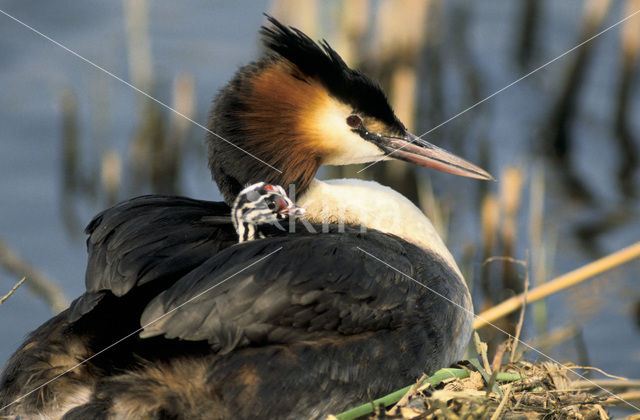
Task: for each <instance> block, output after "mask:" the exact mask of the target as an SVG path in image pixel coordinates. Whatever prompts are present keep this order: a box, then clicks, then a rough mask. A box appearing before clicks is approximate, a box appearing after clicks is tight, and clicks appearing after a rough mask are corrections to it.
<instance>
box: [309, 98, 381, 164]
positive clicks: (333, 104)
mask: <svg viewBox="0 0 640 420" xmlns="http://www.w3.org/2000/svg"><path fill="white" fill-rule="evenodd" d="M352 113H353V110H352V109H351V108H350V107H349V106H348V105H345V104H343V103H341V102H339V101H338V100H336V99H334V98H331V97H329V98H328V100H327V101H326V102H325V105H324V106H323V107H321V108H320V109H319V112H318V113H317V114H316V116H315V118H314V120H315V121H314V123H315V124H314V126H315V127H314V129H315V130H317V133H324V135H325V136H326V138H325V139H324V140H323V141H324V142H326V144H327V145H328V146H329V148H330V149H331V150H332V153H330V154H329V156H327V157H326V159H325V160H324V161H323V164H325V165H350V164H355V163H366V162H372V161H375V160H378V159H380V158H381V157H383V156H384V155H385V153H384V152H383V151H382V150H381V149H380V148H378V146H376V145H374V144H373V143H371V142H369V141H367V140H365V139H363V138H362V137H360V135H359V134H357V133H355V132H354V131H353V130H352V128H351V127H349V125H347V117H349V115H351V114H352Z"/></svg>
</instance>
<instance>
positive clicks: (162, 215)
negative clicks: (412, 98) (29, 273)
mask: <svg viewBox="0 0 640 420" xmlns="http://www.w3.org/2000/svg"><path fill="white" fill-rule="evenodd" d="M262 35H263V41H264V44H265V46H266V47H267V52H266V54H265V56H264V57H263V58H261V59H260V60H259V61H257V62H255V63H253V64H250V65H248V66H246V67H243V68H241V69H240V70H239V71H238V73H237V74H236V76H235V77H234V79H233V80H232V81H231V82H230V83H229V84H228V85H227V87H225V88H224V89H223V90H222V91H221V93H220V94H219V95H218V97H217V99H216V101H215V104H214V107H213V111H212V116H211V123H210V128H211V130H212V132H214V133H217V135H210V136H209V137H208V142H209V150H210V154H209V162H210V167H211V172H212V174H213V177H214V179H215V180H216V182H217V183H218V186H219V187H220V190H221V192H222V193H223V195H224V197H225V200H226V202H227V203H229V204H231V203H233V201H234V200H235V198H236V196H237V195H238V193H240V192H241V190H242V189H243V188H244V187H245V186H246V185H247V184H252V183H255V182H268V183H270V184H280V185H283V186H285V187H288V186H289V185H295V187H296V189H295V192H296V200H295V202H296V205H298V206H301V207H304V208H305V209H306V218H307V219H308V220H309V221H310V222H312V223H314V224H315V228H316V231H317V232H322V233H319V234H315V233H311V232H309V231H308V230H307V229H302V228H299V229H296V231H295V232H294V233H288V234H286V235H278V236H274V237H267V238H264V239H256V240H251V241H246V242H243V243H237V242H238V237H237V234H236V231H235V229H234V227H233V224H232V223H231V218H230V213H229V210H230V209H229V207H228V205H227V204H225V203H212V202H206V201H199V200H191V199H187V198H179V197H165V196H145V197H139V198H136V199H132V200H129V201H126V202H124V203H121V204H119V205H116V206H115V207H113V208H111V209H108V210H106V211H104V212H102V213H100V214H99V215H98V216H96V217H95V218H94V220H93V221H92V222H91V223H90V224H89V226H88V227H87V233H88V234H89V239H88V241H87V244H88V252H89V262H88V267H87V275H86V284H87V292H86V293H85V294H83V295H82V296H81V297H79V298H78V299H76V301H74V303H73V304H72V306H71V307H70V308H69V309H68V310H66V311H65V312H63V313H61V314H60V315H58V316H56V317H54V318H52V319H51V320H49V321H48V322H47V323H45V324H44V325H42V326H41V327H40V328H38V329H37V330H36V331H34V332H33V333H31V335H30V336H29V337H28V338H27V340H26V342H25V343H24V344H23V346H22V347H21V348H20V349H19V350H18V351H17V352H16V353H15V354H14V355H13V357H12V358H11V359H10V361H9V362H8V364H7V366H6V368H5V370H4V372H3V375H2V378H1V379H0V389H1V391H0V405H1V407H2V408H3V410H4V412H1V413H0V415H9V416H23V417H32V416H36V415H39V416H42V417H51V418H59V417H64V418H65V419H73V418H83V419H84V418H124V417H126V418H129V417H131V418H189V419H191V418H208V419H228V418H234V419H254V418H269V419H275V418H283V419H289V418H291V419H292V418H323V417H324V416H325V415H326V414H327V413H330V412H336V411H339V410H342V409H343V408H345V407H347V406H349V405H351V404H354V403H356V402H363V401H368V400H369V399H370V398H375V397H377V396H380V395H382V394H384V393H387V392H389V391H392V390H394V389H397V388H398V387H401V386H403V385H406V384H408V383H411V382H412V381H413V380H415V378H416V377H418V376H419V375H420V374H421V373H422V372H424V371H426V372H432V371H433V370H435V369H437V368H440V367H442V366H446V365H448V364H450V363H452V362H453V361H455V360H457V359H459V358H460V357H461V356H462V352H463V350H464V348H465V346H466V343H467V341H468V338H469V334H470V332H471V320H472V316H471V312H470V311H471V309H472V305H471V299H470V295H469V291H468V289H467V287H466V285H465V283H464V280H463V278H462V276H461V274H460V271H459V269H458V267H457V266H456V263H455V261H454V260H453V258H452V256H451V254H450V253H449V251H448V250H447V248H446V247H445V246H444V244H443V243H442V240H441V239H440V238H439V236H438V235H437V233H436V232H435V230H434V229H433V226H432V225H431V223H430V221H429V220H428V219H427V218H426V217H425V216H424V215H423V214H422V212H420V210H419V209H418V208H417V207H415V206H414V205H413V204H412V203H410V202H409V201H408V200H407V199H406V198H405V197H403V196H402V195H400V194H399V193H397V192H395V191H393V190H391V189H390V188H387V187H383V186H381V185H379V184H377V183H375V182H367V181H359V180H333V181H326V182H321V181H319V180H317V179H315V178H314V175H315V174H316V171H317V169H318V168H319V167H320V166H321V165H325V164H330V165H344V164H351V163H360V162H369V161H373V160H377V159H381V158H386V159H390V158H398V159H403V160H406V161H409V162H412V163H415V164H418V165H422V166H427V167H432V168H435V169H439V170H443V171H446V172H451V173H454V174H458V175H463V176H469V177H473V178H479V179H491V177H490V175H489V174H487V173H486V172H484V171H483V170H482V169H480V168H478V167H476V166H474V165H472V164H470V163H468V162H466V161H464V160H462V159H460V158H457V157H455V156H454V155H451V154H449V153H448V152H445V151H443V150H441V149H438V148H437V147H435V146H433V145H431V144H429V143H427V142H425V141H423V140H421V139H418V138H416V137H415V136H413V135H411V134H410V133H408V132H407V131H406V129H405V128H404V126H403V125H402V123H401V122H400V121H399V120H398V119H397V118H396V116H395V115H394V113H393V111H392V109H391V107H390V106H389V104H388V102H387V100H386V98H385V96H384V94H383V92H382V91H381V90H380V88H379V87H378V86H377V85H376V84H375V83H374V82H372V81H371V80H370V79H369V78H367V77H366V76H365V75H363V74H362V73H360V72H358V71H356V70H352V69H350V68H349V67H348V66H347V65H346V64H345V63H344V62H343V61H342V59H341V58H340V56H339V55H338V54H337V53H336V52H335V51H334V50H333V49H331V48H330V47H329V45H328V44H327V43H326V42H324V43H323V44H321V45H318V44H316V43H314V42H313V41H312V40H310V39H309V38H308V37H307V36H306V35H304V34H303V33H302V32H300V31H298V30H296V29H293V28H289V27H286V26H284V25H282V24H280V23H279V22H277V21H276V20H275V19H272V18H269V25H268V26H266V27H263V29H262ZM222 138H224V140H223V139H222ZM246 152H249V153H250V154H248V153H246ZM390 153H391V154H390ZM387 154H390V155H388V156H386V155H387ZM256 158H257V159H256ZM265 163H267V164H265ZM274 168H276V169H277V170H274ZM321 223H329V225H328V228H327V229H324V230H328V232H324V230H323V229H322V228H321V227H320V226H318V224H321ZM340 223H344V226H341V224H340ZM361 226H364V227H366V228H367V230H366V232H362V229H361ZM366 253H368V254H370V255H374V256H378V257H379V258H381V259H383V260H384V261H386V262H387V263H388V264H390V265H391V266H393V267H394V268H395V269H397V270H399V271H400V272H402V273H405V274H406V275H408V276H410V277H411V278H412V279H415V280H416V282H414V281H411V280H408V279H407V278H406V277H405V276H403V275H402V274H400V273H399V272H398V271H395V270H394V269H391V268H389V267H387V266H385V265H383V264H381V263H379V262H377V261H375V260H374V259H372V258H371V257H370V256H368V255H367V254H366ZM417 282H419V283H420V284H418V283H417ZM434 292H435V293H434ZM438 295H440V296H438ZM443 297H444V298H443ZM445 298H446V299H445ZM187 302H188V303H187ZM141 327H142V331H141V332H140V333H139V334H138V330H139V329H140V328H141ZM132 332H135V334H131V333H132ZM124 337H127V338H126V339H124V340H123V338H124ZM114 344H115V345H114ZM105 349H106V350H105ZM87 359H89V360H87ZM85 360H86V362H84V361H85ZM81 362H82V364H81V365H79V366H78V364H80V363H81ZM67 371H68V372H67ZM63 373H64V375H63V376H61V377H59V378H57V376H58V375H60V374H63ZM54 378H55V380H53V379H54ZM52 380H53V381H52ZM49 381H51V382H49ZM33 390H36V391H35V392H31V391H33ZM30 392H31V393H30ZM25 394H28V395H26V396H24V397H23V395H25ZM21 397H22V398H21Z"/></svg>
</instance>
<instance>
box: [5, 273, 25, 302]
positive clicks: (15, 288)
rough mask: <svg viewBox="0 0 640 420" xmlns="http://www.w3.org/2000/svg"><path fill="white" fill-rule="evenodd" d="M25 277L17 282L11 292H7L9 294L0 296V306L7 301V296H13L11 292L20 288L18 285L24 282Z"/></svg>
mask: <svg viewBox="0 0 640 420" xmlns="http://www.w3.org/2000/svg"><path fill="white" fill-rule="evenodd" d="M26 279H27V278H26V277H23V278H22V279H21V280H20V281H19V282H17V283H16V284H15V285H14V286H13V287H12V288H11V290H9V293H7V294H6V295H4V296H2V297H1V298H0V305H2V304H3V303H4V301H5V300H7V299H9V296H11V295H12V294H13V292H15V291H16V290H18V287H20V285H21V284H22V283H24V281H25V280H26Z"/></svg>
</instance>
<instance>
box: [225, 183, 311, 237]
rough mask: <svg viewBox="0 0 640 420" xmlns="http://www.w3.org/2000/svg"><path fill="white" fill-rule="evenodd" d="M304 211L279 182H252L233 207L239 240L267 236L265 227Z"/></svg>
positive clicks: (241, 192) (232, 216)
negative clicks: (276, 183)
mask: <svg viewBox="0 0 640 420" xmlns="http://www.w3.org/2000/svg"><path fill="white" fill-rule="evenodd" d="M303 214H304V209H303V208H301V207H296V205H295V204H294V203H293V201H291V199H290V198H289V197H288V196H287V193H286V192H285V191H284V188H282V187H281V186H279V185H272V184H267V183H264V182H258V183H256V184H252V185H249V186H248V187H246V188H245V189H243V190H242V191H240V194H238V196H237V197H236V199H235V201H234V203H233V207H232V208H231V220H232V222H233V226H234V227H235V229H236V232H237V233H238V243H242V242H246V241H252V240H254V239H258V238H264V237H265V230H267V229H268V228H271V227H276V228H277V229H278V230H281V231H284V230H285V228H283V227H282V225H281V224H280V223H279V222H281V221H284V220H285V219H287V218H289V217H298V216H301V215H303Z"/></svg>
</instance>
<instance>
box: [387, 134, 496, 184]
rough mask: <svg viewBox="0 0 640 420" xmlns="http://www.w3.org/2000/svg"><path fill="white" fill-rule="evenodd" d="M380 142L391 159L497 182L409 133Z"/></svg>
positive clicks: (478, 169)
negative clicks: (402, 136)
mask: <svg viewBox="0 0 640 420" xmlns="http://www.w3.org/2000/svg"><path fill="white" fill-rule="evenodd" d="M380 140H381V141H379V144H380V145H381V146H382V147H383V149H385V151H386V152H387V153H389V155H388V156H389V157H390V158H395V159H401V160H404V161H407V162H410V163H413V164H415V165H419V166H424V167H427V168H431V169H436V170H438V171H442V172H447V173H450V174H454V175H460V176H465V177H468V178H476V179H483V180H488V181H495V178H494V177H492V176H491V175H490V174H489V173H488V172H487V171H485V170H484V169H482V168H480V167H478V166H476V165H474V164H473V163H470V162H467V161H466V160H464V159H462V158H460V157H458V156H456V155H454V154H453V153H450V152H447V151H446V150H444V149H441V148H439V147H437V146H434V145H433V144H431V143H429V142H427V141H425V140H422V139H421V138H420V137H417V136H415V135H414V134H411V133H409V132H408V131H407V132H406V133H405V137H404V138H401V137H387V136H382V137H381V139H380Z"/></svg>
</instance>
